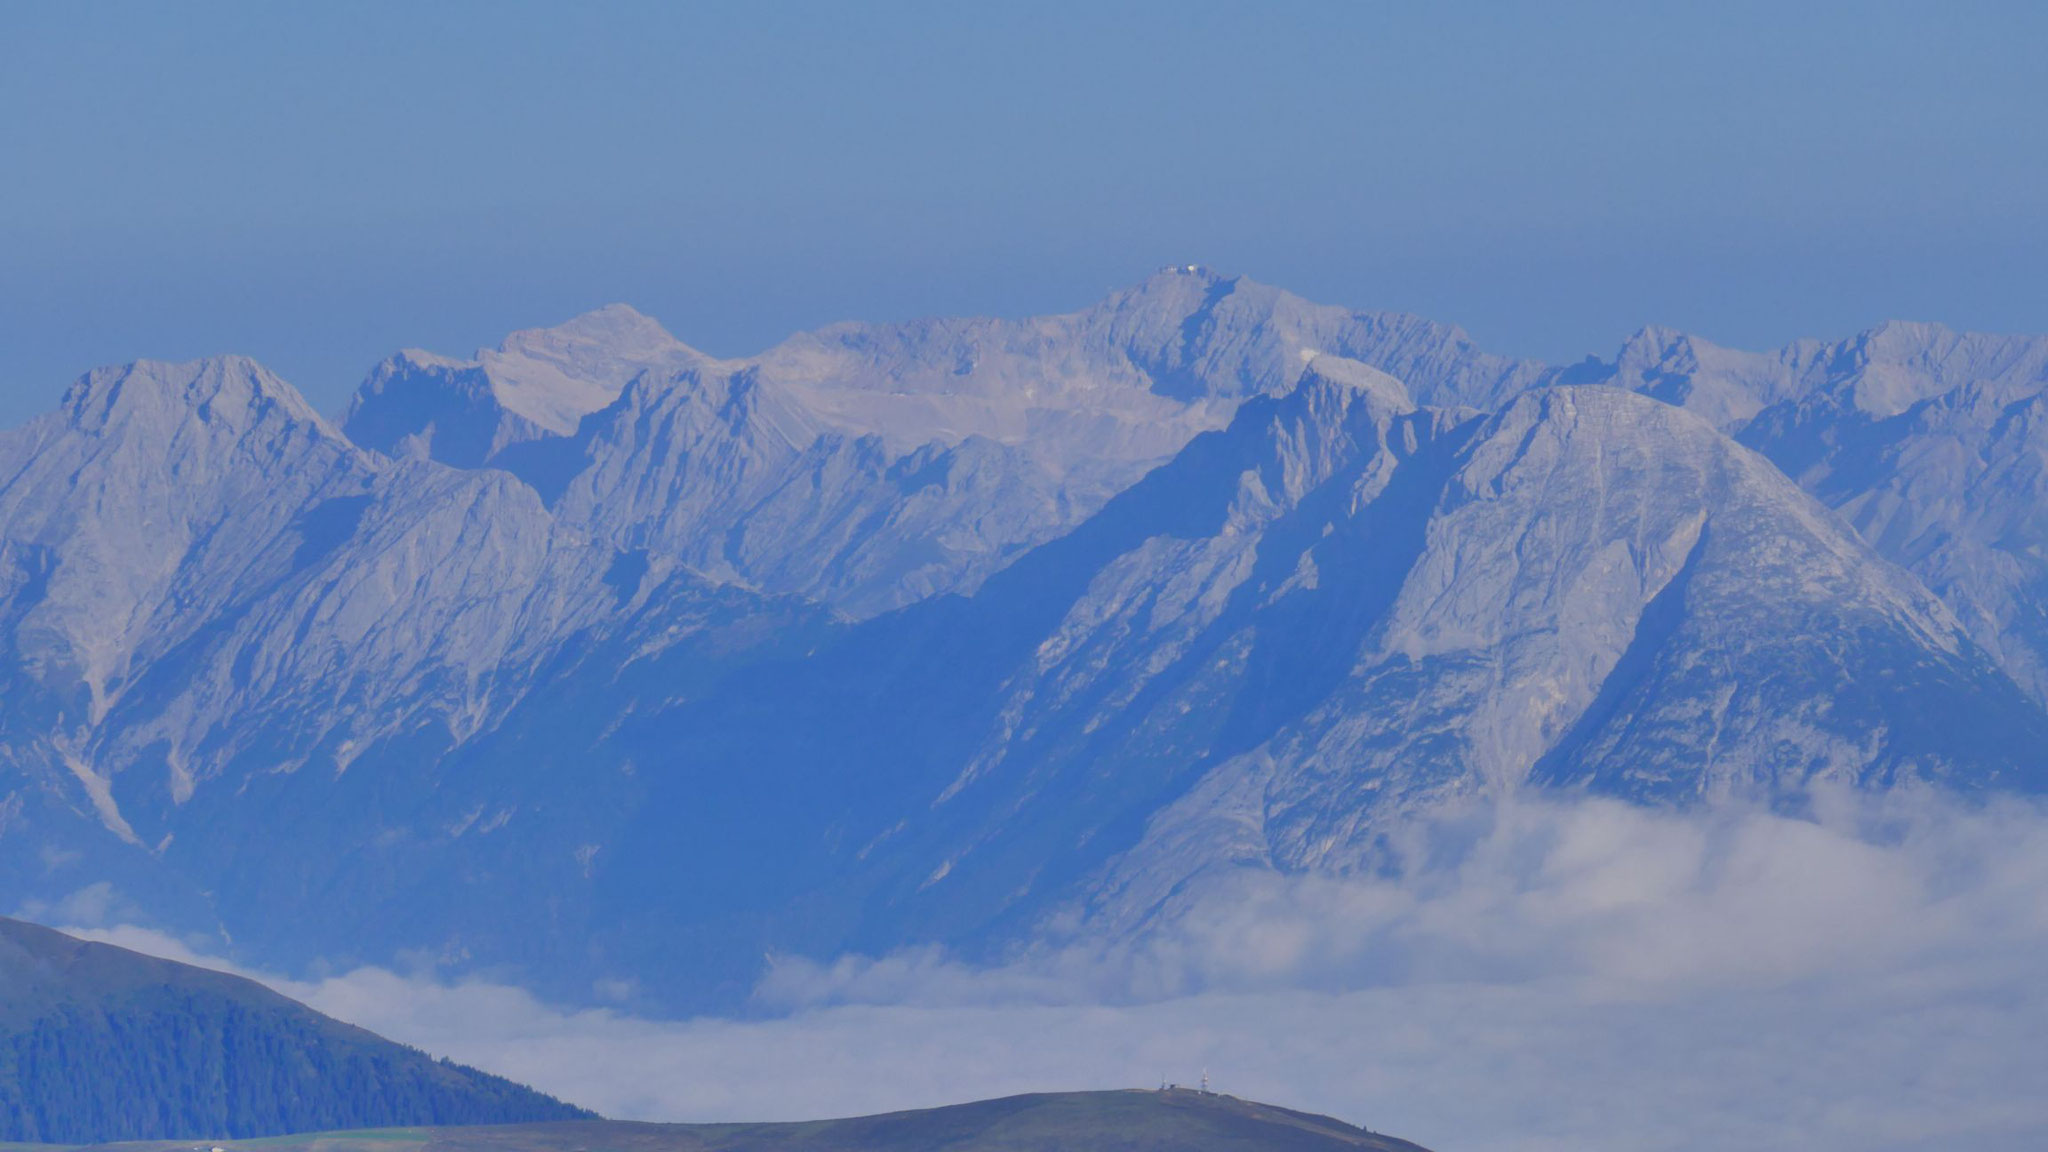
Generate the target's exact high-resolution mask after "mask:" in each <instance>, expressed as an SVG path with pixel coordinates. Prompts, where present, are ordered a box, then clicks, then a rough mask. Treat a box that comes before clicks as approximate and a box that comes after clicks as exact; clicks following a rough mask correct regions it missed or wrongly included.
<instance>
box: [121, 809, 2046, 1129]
mask: <svg viewBox="0 0 2048 1152" xmlns="http://www.w3.org/2000/svg"><path fill="white" fill-rule="evenodd" d="M1823 800H1824V801H1825V800H1826V798H1823ZM1820 811H1821V816H1820V818H1819V819H1818V820H1815V821H1800V820H1791V819H1785V818H1781V817H1776V816H1770V815H1765V814H1760V813H1756V812H1752V811H1710V812H1704V813H1698V814H1691V815H1684V816H1679V815H1672V814H1665V813H1653V812H1646V811H1642V810H1639V809H1633V808H1628V807H1625V806H1622V805H1618V804H1612V803H1606V802H1592V801H1589V802H1581V803H1575V804H1548V803H1545V804H1524V805H1516V806H1513V807H1510V808H1503V809H1499V810H1495V811H1492V812H1488V813H1484V814H1467V815H1466V816H1464V817H1463V818H1458V819H1452V818H1446V819H1445V820H1443V821H1440V822H1437V823H1435V824H1432V825H1428V826H1425V827H1419V828H1418V829H1417V833H1416V838H1415V844H1414V851H1413V854H1412V858H1413V863H1412V864H1411V865H1410V866H1409V867H1408V868H1407V869H1406V870H1405V871H1404V872H1403V873H1402V874H1401V875H1399V876H1397V877H1393V878H1376V879H1363V878H1356V879H1331V878H1291V879H1283V878H1279V877H1274V876H1267V875H1242V876H1238V877H1233V878H1228V879H1225V880H1222V881H1219V882H1217V883H1216V884H1215V886H1214V887H1213V888H1212V889H1211V891H1210V892H1209V894H1208V895H1207V896H1206V897H1205V898H1204V900H1203V902H1202V903H1201V905H1200V910H1199V912H1198V914H1195V915H1191V916H1189V917H1187V918H1185V919H1184V920H1182V921H1181V922H1180V923H1179V924H1178V925H1177V926H1174V927H1170V928H1164V929H1161V930H1159V931H1157V932H1155V933H1154V934H1153V935H1152V936H1150V937H1148V938H1147V939H1146V940H1145V941H1143V942H1141V943H1139V944H1135V945H1131V946H1128V947H1116V948H1109V947H1086V946H1082V945H1072V946H1069V947H1066V948H1063V949H1061V950H1058V951H1056V952H1049V953H1047V954H1044V955H1040V956H1038V957H1035V958H1033V959H1030V960H1027V961H1021V962H1019V963H1016V964H1013V965H1010V966H1007V967H1003V968H997V969H978V968H972V967H968V966H965V965H961V964H957V963H953V962H950V961H948V960H947V959H945V958H944V957H942V956H939V955H936V954H933V953H929V952H922V953H908V954H904V955H899V956H892V957H885V958H881V959H875V960H869V959H862V958H844V959H841V960H838V961H835V962H833V963H830V964H812V963H802V962H790V963H785V964H782V965H780V966H778V967H777V969H776V970H775V971H774V972H773V973H772V974H771V976H770V977H769V978H768V980H767V981H765V982H764V985H763V988H762V1000H763V1003H764V1005H770V1006H773V1007H774V1008H775V1010H776V1014H775V1015H773V1016H771V1017H769V1018H765V1019H753V1020H716V1019H700V1020H689V1021H650V1020H640V1019H633V1018H629V1017H625V1016H621V1015H618V1014H616V1013H613V1012H609V1011H597V1010H590V1011H575V1010H563V1009H559V1008H555V1007H551V1006H549V1005H547V1004H543V1003H540V1002H538V1001H536V1000H535V999H534V998H532V997H531V996H529V995H527V994H526V993H524V992H522V991H520V990H518V989H515V988H509V987H505V986H502V985H493V984H488V983H481V982H469V983H457V984H447V983H442V982H439V981H436V980H434V979H431V978H425V977H412V976H405V975H400V974H397V973H394V972H390V971H385V970H381V969H363V970H359V971H355V972H351V973H348V974H345V975H341V976H335V977H332V978H327V979H322V980H319V981H315V982H294V981H290V980H280V979H275V978H269V979H268V982H269V983H270V984H272V985H273V986H275V987H277V988H279V989H280V990H282V991H284V992H285V993H286V994H288V995H291V996H294V997H297V998H299V999H303V1000H305V1001H307V1002H308V1003H310V1004H312V1005H314V1006H315V1007H317V1008H319V1009H320V1010H322V1011H325V1012H328V1013H330V1014H332V1015H335V1016H338V1017H340V1018H342V1019H346V1020H350V1021H353V1022H355V1023H358V1024H362V1025H364V1026H366V1027H369V1028H371V1029H373V1030H375V1031H378V1032H381V1033H383V1034H385V1035H388V1036H392V1037H394V1038H398V1039H402V1040H405V1041H407V1042H410V1043H413V1044H416V1045H419V1046H420V1047H423V1048H425V1049H427V1050H429V1051H432V1052H435V1053H437V1054H444V1055H448V1056H451V1057H453V1058H455V1059H457V1060H461V1061H464V1062H467V1063H472V1064H476V1065H478V1066H481V1067H485V1068H489V1069H491V1070H493V1071H497V1072H501V1073H504V1074H506V1075H510V1076H513V1077H515V1078H517V1079H520V1080H524V1081H527V1082H529V1083H532V1084H535V1085H537V1086H539V1087H542V1088H544V1089H547V1090H549V1091H552V1092H555V1093H557V1094H559V1095H562V1096H564V1097H566V1098H568V1099H571V1100H575V1101H577V1102H578V1103H582V1104H585V1105H588V1106H590V1107H593V1108H596V1109H598V1110H599V1111H601V1112H604V1113H605V1114H607V1115H612V1116H618V1117H628V1118H644V1119H676V1120H682V1119H740V1118H746V1119H777V1118H796V1117H808V1116H826V1115H847V1114H855V1113H862V1112H874V1111H880V1110H886V1109H891V1108H902V1107H915V1106H923V1105H932V1104H940V1103H947V1102H954V1101H960V1100H966V1099H971V1098H978V1097H986V1096H992V1095H1001V1094H1006V1093H1010V1092H1023V1091H1036V1090H1049V1089H1061V1088H1090V1087H1131V1086H1141V1085H1149V1084H1152V1083H1156V1082H1157V1080H1158V1079H1159V1077H1161V1076H1162V1075H1163V1076H1168V1077H1171V1078H1173V1079H1176V1080H1180V1081H1182V1082H1188V1081H1192V1080H1193V1079H1195V1078H1196V1077H1197V1076H1198V1075H1199V1074H1200V1071H1201V1069H1203V1068H1204V1067H1206V1068H1207V1069H1208V1070H1209V1071H1210V1073H1211V1075H1212V1076H1213V1077H1214V1078H1215V1080H1216V1083H1217V1086H1218V1087H1219V1088H1220V1089H1221V1090H1224V1091H1228V1092H1232V1093H1235V1094H1238V1095H1242V1096H1250V1097H1257V1098H1260V1099H1265V1100H1270V1101H1273V1102H1276V1103H1282V1104H1288V1105H1292V1106H1296V1107H1303V1108H1308V1109H1311V1110H1316V1111H1323V1112H1328V1113H1331V1114H1333V1115H1337V1116H1339V1117H1342V1118H1344V1119H1347V1120H1351V1121H1353V1122H1358V1123H1363V1124H1366V1125H1367V1126H1369V1127H1371V1128H1374V1129H1376V1130H1381V1131H1387V1132H1392V1133H1396V1134H1398V1135H1401V1136H1405V1137H1407V1138H1409V1139H1413V1140H1417V1141H1420V1142H1422V1143H1424V1144H1427V1145H1430V1146H1432V1147H1435V1148H1438V1149H1440V1150H1441V1152H1493V1150H1502V1152H1505V1150H1516V1152H1523V1150H1530V1152H1533V1150H1551V1149H1557V1150H1563V1149H1572V1150H1574V1152H1585V1150H1603V1149H1613V1150H1616V1152H1621V1150H1628V1152H1651V1150H1660V1149H1671V1150H1680V1149H1683V1150H1691V1149H1701V1150H1705V1149H1726V1148H1744V1149H1779V1148H1784V1149H1795V1148H1796V1149H1801V1150H1812V1152H1831V1150H1841V1152H1852V1150H1853V1152H1877V1150H1882V1149H1892V1148H1896V1149H1905V1148H1923V1147H1932V1146H1942V1147H1965V1146H1966V1147H1970V1148H1972V1149H1977V1150H1993V1152H1995V1150H2000V1149H2014V1150H2018V1149H2029V1150H2034V1149H2039V1148H2042V1147H2048V1055H2044V1054H2043V1047H2042V1045H2043V1039H2042V1038H2043V1037H2044V1036H2048V988H2044V983H2043V979H2042V977H2043V976H2044V975H2048V811H2044V810H2042V809H2041V808H2039V807H2037V806H2033V805H2028V804H2021V803H2018V802H2012V803H2005V804H1999V805H1994V806H1991V807H1989V808H1981V809H1971V810H1964V809H1961V808H1958V807H1956V806H1954V805H1951V804H1948V803H1945V802H1937V801H1935V800H1933V799H1932V798H1930V797H1925V796H1922V797H1918V798H1913V797H1894V798H1892V799H1890V800H1887V801H1884V802H1866V801H1861V800H1853V799H1846V798H1839V797H1838V798H1835V799H1833V800H1832V801H1829V802H1824V803H1822V804H1821V805H1820ZM88 903H90V901H88ZM86 934H88V935H95V936H98V937H99V938H102V939H108V940H112V941H114V942H117V943H121V944H124V945H127V946H130V947H137V948H140V949H141V950H145V951H152V952H157V953H160V954H171V955H173V956H176V957H177V958H180V959H188V960H195V959H203V958H198V957H193V956H190V955H189V954H187V953H185V952H184V950H183V949H182V948H180V947H179V946H178V944H177V943H176V942H175V941H172V940H168V939H166V938H164V937H161V936H156V935H153V934H150V933H147V932H143V931H140V930H135V929H123V928H116V929H107V930H98V931H88V932H86Z"/></svg>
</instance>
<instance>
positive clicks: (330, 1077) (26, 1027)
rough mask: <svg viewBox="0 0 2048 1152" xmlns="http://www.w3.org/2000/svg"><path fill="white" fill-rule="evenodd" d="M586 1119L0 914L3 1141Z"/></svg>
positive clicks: (173, 967)
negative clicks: (0, 917) (1, 916)
mask: <svg viewBox="0 0 2048 1152" xmlns="http://www.w3.org/2000/svg"><path fill="white" fill-rule="evenodd" d="M587 1115H589V1114H588V1113H586V1112H584V1111H583V1110H581V1109H578V1108H575V1107H572V1106H570V1105H567V1104H564V1103H562V1102H560V1101H558V1100H555V1099H553V1098H551V1097H548V1096H543V1095H541V1094H540V1093H538V1092H535V1091H533V1090H532V1089H529V1088H526V1087H523V1086H521V1085H518V1084H514V1083H513V1082H511V1081H509V1080H505V1079H503V1078H500V1077H497V1076H492V1075H489V1074H487V1073H484V1072H479V1071H477V1070H475V1069H473V1068H466V1067H463V1066H462V1065H459V1064H454V1063H450V1062H448V1061H445V1060H435V1059H433V1058H432V1057H430V1056H428V1055H426V1054H425V1053H423V1052H420V1051H418V1050H416V1049H412V1048H407V1047H404V1046H402V1045H398V1044H394V1043H391V1042H390V1041H388V1040H384V1039H382V1038H381V1037H378V1036H375V1035H373V1034H371V1033H369V1032H365V1031H363V1030H362V1029H360V1028H355V1027H352V1026H350V1025H347V1024H342V1023H340V1022H339V1021H336V1020H332V1019H329V1018H327V1017H325V1016H322V1015H320V1014H319V1013H317V1012H314V1011H312V1010H311V1009H309V1008H306V1007H305V1006H303V1005H301V1004H298V1003H295V1002H293V1001H291V1000H288V999H286V998H285V997H283V996H280V995H278V994H276V993H274V992H271V991H270V990H268V989H266V988H264V987H262V986H261V985H258V984H255V983H253V982H251V981H248V980H243V979H240V978H238V977H234V976H228V975H225V974H223V973H218V972H209V971H206V970H204V969H200V968H193V967H190V966H188V965H183V964H175V963H171V962H169V961H165V960H157V959H154V958H151V957H147V956H142V955H139V954H137V953H134V952H130V951H127V950H125V949H121V948H115V947H112V946H110V945H106V944H95V943H88V942H86V941H82V940H78V939H74V938H72V937H70V936H66V935H64V934H63V933H60V932H55V931H52V930H50V929H47V928H41V927H38V926H36V925H32V924H26V923H23V922H21V921H16V920H5V919H0V1140H4V1141H35V1142H45V1143H65V1144H80V1143H98V1142H102V1141H111V1140H145V1139H186V1138H195V1139H196V1138H232V1137H250V1136H263V1135H271V1134H278V1133H287V1132H308V1131H320V1130H327V1129H337V1128H366V1127H380V1126H391V1125H417V1124H437V1125H441V1124H488V1123H495V1124H507V1123H518V1122H523V1121H530V1120H562V1119H572V1118H578V1117H584V1116H587Z"/></svg>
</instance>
